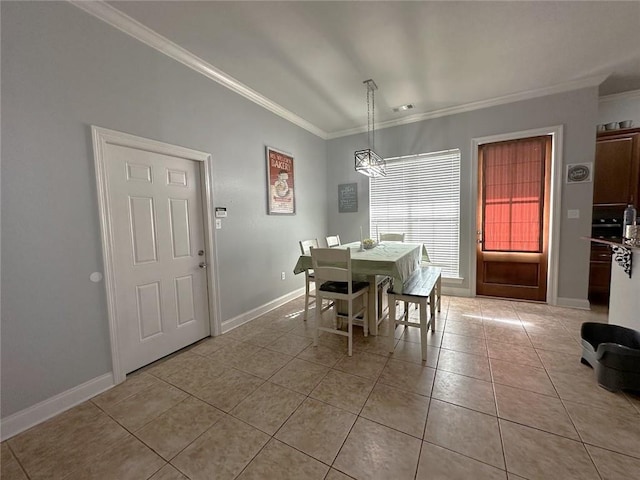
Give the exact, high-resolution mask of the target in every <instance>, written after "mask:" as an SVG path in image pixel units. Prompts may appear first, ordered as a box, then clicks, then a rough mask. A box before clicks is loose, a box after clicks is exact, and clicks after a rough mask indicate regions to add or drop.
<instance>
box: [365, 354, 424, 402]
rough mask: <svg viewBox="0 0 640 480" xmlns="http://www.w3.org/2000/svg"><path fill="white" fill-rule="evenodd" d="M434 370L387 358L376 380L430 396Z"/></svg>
mask: <svg viewBox="0 0 640 480" xmlns="http://www.w3.org/2000/svg"><path fill="white" fill-rule="evenodd" d="M435 373H436V371H435V370H434V369H433V368H430V367H423V366H422V365H417V364H415V363H409V362H401V361H399V360H393V359H392V360H389V363H387V365H386V367H384V370H383V371H382V374H381V375H380V378H379V379H378V381H379V382H380V383H383V384H385V385H390V386H392V387H396V388H399V389H401V390H407V391H409V392H413V393H419V394H420V395H425V396H430V395H431V389H432V387H433V379H434V377H435Z"/></svg>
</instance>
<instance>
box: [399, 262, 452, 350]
mask: <svg viewBox="0 0 640 480" xmlns="http://www.w3.org/2000/svg"><path fill="white" fill-rule="evenodd" d="M393 288H394V287H393V286H392V287H391V289H390V290H389V291H388V292H387V295H388V303H389V327H390V328H391V331H390V335H389V352H391V353H393V350H394V346H395V330H396V327H397V326H398V325H404V326H405V327H406V326H410V327H420V346H421V347H422V360H423V361H426V360H427V329H428V328H429V327H431V330H432V331H434V330H435V327H436V324H435V322H436V320H435V319H436V317H435V313H436V309H437V310H438V312H439V311H440V301H441V293H442V268H440V267H434V266H431V265H421V266H420V267H418V268H417V269H416V270H415V271H414V272H413V273H412V274H411V276H410V277H409V278H408V279H407V280H406V281H405V282H404V283H403V284H402V292H399V291H398V292H395V291H394V290H393ZM398 290H399V289H398ZM397 301H401V302H404V303H405V305H404V313H403V314H402V316H401V317H400V318H399V319H396V302H397ZM409 303H415V304H417V305H418V306H419V308H420V323H416V322H410V321H409V307H408V304H409ZM427 303H428V304H429V310H430V314H431V315H430V318H429V319H428V321H427Z"/></svg>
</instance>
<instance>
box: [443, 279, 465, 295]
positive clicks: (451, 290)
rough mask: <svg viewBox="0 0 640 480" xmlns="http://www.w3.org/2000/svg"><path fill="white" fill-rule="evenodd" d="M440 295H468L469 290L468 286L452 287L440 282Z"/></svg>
mask: <svg viewBox="0 0 640 480" xmlns="http://www.w3.org/2000/svg"><path fill="white" fill-rule="evenodd" d="M442 295H450V296H452V297H470V296H471V290H469V289H468V288H460V287H452V286H451V285H446V284H445V283H444V281H443V282H442Z"/></svg>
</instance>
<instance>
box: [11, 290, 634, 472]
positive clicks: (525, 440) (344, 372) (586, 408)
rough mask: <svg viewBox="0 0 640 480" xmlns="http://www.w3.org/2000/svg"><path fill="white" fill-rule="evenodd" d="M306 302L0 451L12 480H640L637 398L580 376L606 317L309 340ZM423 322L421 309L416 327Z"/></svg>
mask: <svg viewBox="0 0 640 480" xmlns="http://www.w3.org/2000/svg"><path fill="white" fill-rule="evenodd" d="M301 308H302V299H297V300H295V301H293V302H290V303H289V304H287V305H285V306H283V307H281V308H278V309H277V310H275V311H273V312H270V313H268V314H266V315H264V316H262V317H261V318H258V319H256V320H254V321H253V322H251V323H250V324H247V325H244V326H241V327H239V328H237V329H235V330H233V331H231V332H229V333H227V334H225V335H223V336H220V337H217V338H210V339H206V340H204V341H202V342H200V343H198V344H196V345H194V346H192V347H189V348H187V349H185V350H183V351H181V352H178V353H177V354H175V355H173V356H171V357H169V358H167V359H164V360H161V361H159V362H157V363H155V364H153V365H150V366H148V367H146V368H144V369H142V370H140V371H138V372H136V373H134V374H132V375H130V376H129V377H128V379H127V380H126V382H124V383H123V384H121V385H119V386H117V387H115V388H113V389H111V390H109V391H107V392H105V393H103V394H101V395H99V396H97V397H95V398H93V399H92V400H90V401H87V402H85V403H83V404H81V405H79V406H77V407H75V408H73V409H71V410H69V411H67V412H65V413H62V414H60V415H58V416H57V417H55V418H53V419H51V420H49V421H47V422H45V423H43V424H41V425H39V426H36V427H34V428H32V429H30V430H28V431H26V432H24V433H22V434H20V435H17V436H15V437H13V438H11V439H9V440H8V441H6V442H4V443H2V446H1V447H2V451H1V453H2V457H1V461H2V471H1V472H2V475H1V476H2V479H3V480H14V479H26V478H28V479H33V480H39V479H58V478H59V479H63V478H64V479H83V480H86V479H100V480H103V479H118V480H126V479H135V480H139V479H153V480H174V479H175V480H177V479H186V478H187V479H192V480H200V479H233V478H238V479H243V480H247V479H262V480H264V479H278V480H280V479H330V480H339V479H348V478H357V479H367V480H371V479H385V480H386V479H393V480H402V479H416V480H423V479H479V480H482V479H505V480H506V479H508V480H514V479H523V478H525V479H545V480H546V479H562V480H569V479H598V478H602V479H625V480H630V479H633V478H640V396H634V395H631V394H623V393H618V394H613V393H609V392H607V391H605V390H603V389H602V388H600V387H598V386H597V385H596V382H595V379H594V375H593V372H592V370H591V369H590V368H589V367H586V366H584V365H581V364H580V362H579V358H580V351H581V350H580V345H579V328H580V325H581V323H582V322H583V321H605V320H606V313H603V312H600V313H598V312H584V311H578V310H571V309H561V308H552V307H548V306H545V305H539V304H531V303H518V302H508V301H499V300H492V299H466V298H455V297H445V298H443V307H442V312H441V313H440V314H438V319H437V323H436V331H435V333H433V334H430V336H429V355H428V359H427V361H426V364H423V363H422V362H421V360H420V345H419V333H418V329H414V328H409V329H406V330H405V329H400V328H398V329H397V330H396V332H395V337H396V339H395V341H396V348H395V352H394V353H393V355H389V354H388V353H387V340H388V337H386V336H384V335H385V334H386V332H387V330H388V328H387V326H386V325H384V324H383V328H382V332H381V336H379V337H369V338H364V337H362V330H361V329H358V328H356V330H355V339H354V354H353V357H351V358H349V357H347V356H345V353H346V343H345V339H344V338H342V337H338V336H336V335H331V334H328V333H327V334H324V335H322V337H321V339H320V341H321V345H320V346H318V347H313V346H312V344H311V343H312V340H311V337H312V332H311V329H310V328H309V327H308V324H305V322H303V320H302V318H301ZM414 314H415V311H412V315H414Z"/></svg>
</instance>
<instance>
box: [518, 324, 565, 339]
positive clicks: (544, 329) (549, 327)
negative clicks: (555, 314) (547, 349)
mask: <svg viewBox="0 0 640 480" xmlns="http://www.w3.org/2000/svg"><path fill="white" fill-rule="evenodd" d="M525 329H526V330H527V333H531V334H533V335H554V336H559V337H570V336H572V335H571V332H570V331H569V330H567V328H565V326H564V325H563V324H562V323H560V322H556V323H546V324H543V325H540V324H537V325H536V324H534V323H527V325H526V326H525Z"/></svg>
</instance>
